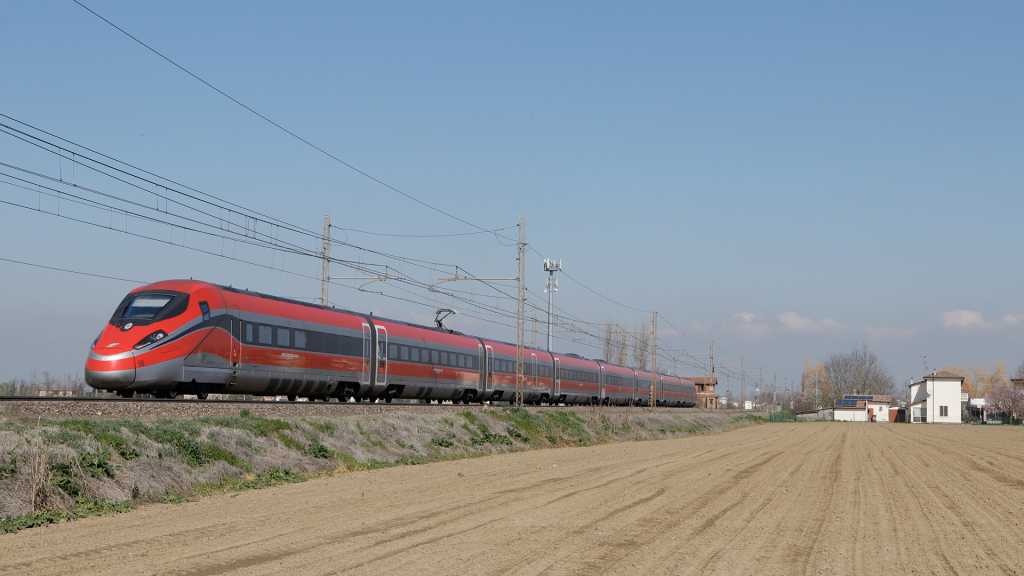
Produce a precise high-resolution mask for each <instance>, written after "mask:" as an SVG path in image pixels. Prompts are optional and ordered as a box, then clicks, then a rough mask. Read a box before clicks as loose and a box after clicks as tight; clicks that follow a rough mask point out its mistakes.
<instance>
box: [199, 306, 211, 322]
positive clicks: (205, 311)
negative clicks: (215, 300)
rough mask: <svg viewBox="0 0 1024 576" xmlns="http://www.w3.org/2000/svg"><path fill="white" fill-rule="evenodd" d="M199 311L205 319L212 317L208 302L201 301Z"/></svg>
mask: <svg viewBox="0 0 1024 576" xmlns="http://www.w3.org/2000/svg"><path fill="white" fill-rule="evenodd" d="M199 311H200V312H202V313H203V320H209V319H210V305H209V304H207V303H206V302H200V303H199Z"/></svg>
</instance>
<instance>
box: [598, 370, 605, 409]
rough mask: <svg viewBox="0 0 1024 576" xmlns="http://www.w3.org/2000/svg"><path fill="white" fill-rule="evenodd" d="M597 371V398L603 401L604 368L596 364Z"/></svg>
mask: <svg viewBox="0 0 1024 576" xmlns="http://www.w3.org/2000/svg"><path fill="white" fill-rule="evenodd" d="M597 370H598V375H597V390H598V396H599V397H600V398H601V400H602V401H603V400H604V398H605V396H604V366H602V365H600V364H598V365H597Z"/></svg>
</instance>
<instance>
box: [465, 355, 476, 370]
mask: <svg viewBox="0 0 1024 576" xmlns="http://www.w3.org/2000/svg"><path fill="white" fill-rule="evenodd" d="M466 367H467V368H473V369H476V356H466Z"/></svg>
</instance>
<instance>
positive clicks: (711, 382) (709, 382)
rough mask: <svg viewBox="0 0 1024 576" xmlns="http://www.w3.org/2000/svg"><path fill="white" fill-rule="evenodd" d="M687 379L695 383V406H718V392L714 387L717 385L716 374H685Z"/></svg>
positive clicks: (709, 407)
mask: <svg viewBox="0 0 1024 576" xmlns="http://www.w3.org/2000/svg"><path fill="white" fill-rule="evenodd" d="M684 378H686V379H687V380H693V383H694V384H696V385H697V407H698V408H708V409H712V410H713V409H715V408H718V394H717V393H716V392H715V389H716V388H717V387H718V377H717V376H711V377H707V376H685V377H684Z"/></svg>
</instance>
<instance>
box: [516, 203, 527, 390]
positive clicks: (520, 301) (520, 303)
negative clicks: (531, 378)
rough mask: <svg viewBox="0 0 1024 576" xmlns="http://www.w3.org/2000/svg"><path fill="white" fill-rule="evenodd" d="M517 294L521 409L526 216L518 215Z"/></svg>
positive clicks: (517, 348)
mask: <svg viewBox="0 0 1024 576" xmlns="http://www.w3.org/2000/svg"><path fill="white" fill-rule="evenodd" d="M518 260H519V282H518V284H519V292H518V295H517V298H516V408H522V407H523V381H524V380H525V379H526V376H525V374H524V373H525V370H524V367H525V366H524V364H525V359H524V356H525V354H524V353H523V349H524V348H525V346H526V214H520V215H519V254H518Z"/></svg>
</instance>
